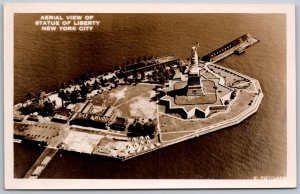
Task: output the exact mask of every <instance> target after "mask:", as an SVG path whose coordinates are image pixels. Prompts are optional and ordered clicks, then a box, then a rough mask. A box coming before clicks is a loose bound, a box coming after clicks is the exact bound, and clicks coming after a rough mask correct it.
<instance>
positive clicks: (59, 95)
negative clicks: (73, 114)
mask: <svg viewBox="0 0 300 194" xmlns="http://www.w3.org/2000/svg"><path fill="white" fill-rule="evenodd" d="M58 97H59V98H60V99H61V106H62V107H64V101H65V100H67V99H68V96H67V94H66V93H65V91H64V90H63V89H60V90H59V92H58Z"/></svg>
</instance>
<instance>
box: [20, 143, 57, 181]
mask: <svg viewBox="0 0 300 194" xmlns="http://www.w3.org/2000/svg"><path fill="white" fill-rule="evenodd" d="M57 150H58V149H56V148H50V147H47V148H46V149H45V150H44V151H43V153H42V154H41V155H40V156H39V158H38V159H37V160H36V161H35V163H34V164H33V165H32V166H31V168H30V169H29V170H28V171H27V173H26V175H25V176H24V178H29V179H37V178H38V177H39V176H40V175H41V174H42V172H43V170H44V169H45V168H46V166H47V165H48V164H49V162H50V161H51V160H52V159H53V157H54V156H55V154H56V153H57Z"/></svg>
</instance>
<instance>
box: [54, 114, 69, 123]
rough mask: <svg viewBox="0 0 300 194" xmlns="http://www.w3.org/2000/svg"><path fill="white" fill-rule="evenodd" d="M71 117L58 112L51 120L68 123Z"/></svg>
mask: <svg viewBox="0 0 300 194" xmlns="http://www.w3.org/2000/svg"><path fill="white" fill-rule="evenodd" d="M69 118H70V117H67V116H64V115H61V114H58V113H56V114H55V115H54V116H53V117H52V119H51V121H53V122H57V123H67V122H68V120H69Z"/></svg>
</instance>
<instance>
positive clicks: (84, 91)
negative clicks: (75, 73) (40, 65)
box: [80, 84, 88, 99]
mask: <svg viewBox="0 0 300 194" xmlns="http://www.w3.org/2000/svg"><path fill="white" fill-rule="evenodd" d="M87 93H88V88H87V87H86V85H85V84H82V85H81V88H80V95H81V97H82V98H83V99H86V96H87Z"/></svg>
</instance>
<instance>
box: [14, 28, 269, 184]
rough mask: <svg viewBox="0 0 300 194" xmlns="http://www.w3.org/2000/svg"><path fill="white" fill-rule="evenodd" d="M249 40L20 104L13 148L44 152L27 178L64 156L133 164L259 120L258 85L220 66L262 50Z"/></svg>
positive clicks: (153, 60)
mask: <svg viewBox="0 0 300 194" xmlns="http://www.w3.org/2000/svg"><path fill="white" fill-rule="evenodd" d="M258 42H259V41H258V40H257V39H255V38H253V37H252V36H251V35H250V34H245V35H243V36H241V37H239V38H237V39H235V40H233V41H231V42H229V43H228V44H226V45H224V46H222V47H220V48H218V49H216V50H215V51H213V52H211V53H209V54H207V55H205V56H203V57H199V56H198V52H197V49H198V47H199V43H196V44H195V45H194V46H193V47H192V49H191V55H190V57H189V60H180V59H179V58H178V57H176V55H165V56H159V57H158V56H151V57H143V58H142V57H140V58H139V59H138V60H137V61H133V62H132V63H127V64H125V65H123V66H115V67H114V70H113V71H112V72H106V73H103V74H100V75H94V74H93V73H86V74H84V75H83V76H82V77H81V78H77V79H75V80H74V81H73V80H72V81H70V82H68V83H67V84H61V85H60V86H59V87H58V89H57V91H54V92H50V93H46V92H44V91H36V92H35V93H31V92H28V94H27V95H26V97H27V99H28V100H27V101H25V102H22V103H18V104H16V105H14V141H15V142H22V143H34V144H37V145H39V146H43V147H45V150H44V151H43V153H42V154H41V155H40V157H39V158H38V159H37V161H36V162H35V163H34V165H33V166H32V167H31V168H30V170H29V171H28V172H27V174H26V175H25V177H24V178H38V177H39V175H40V174H41V173H42V171H43V170H44V169H45V168H46V166H47V164H48V163H49V162H50V161H51V159H52V158H53V156H54V155H55V154H56V153H57V151H58V150H59V149H62V150H67V151H74V152H80V153H87V154H95V155H101V156H106V157H112V158H116V159H120V160H123V161H125V160H128V159H130V158H133V157H137V156H139V155H141V154H146V153H148V152H152V151H155V150H157V149H161V148H164V147H166V146H170V145H172V144H175V143H178V142H182V141H185V140H187V139H191V138H195V137H199V136H200V135H203V134H206V133H210V132H213V131H216V130H219V129H223V128H226V127H229V126H232V125H235V124H238V123H240V122H241V121H243V120H244V119H246V118H247V117H249V116H250V115H252V114H254V113H255V112H256V111H257V110H258V107H259V105H260V103H261V100H262V98H263V93H262V90H261V87H260V84H259V81H258V80H256V79H253V78H251V77H249V76H246V75H243V74H241V73H239V72H236V71H234V70H231V69H229V68H226V67H223V66H220V65H218V64H216V63H217V62H218V61H220V60H222V59H224V58H226V57H228V56H230V55H232V54H238V55H239V54H242V53H244V52H245V50H246V48H248V47H250V46H252V45H254V44H256V43H258Z"/></svg>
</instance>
